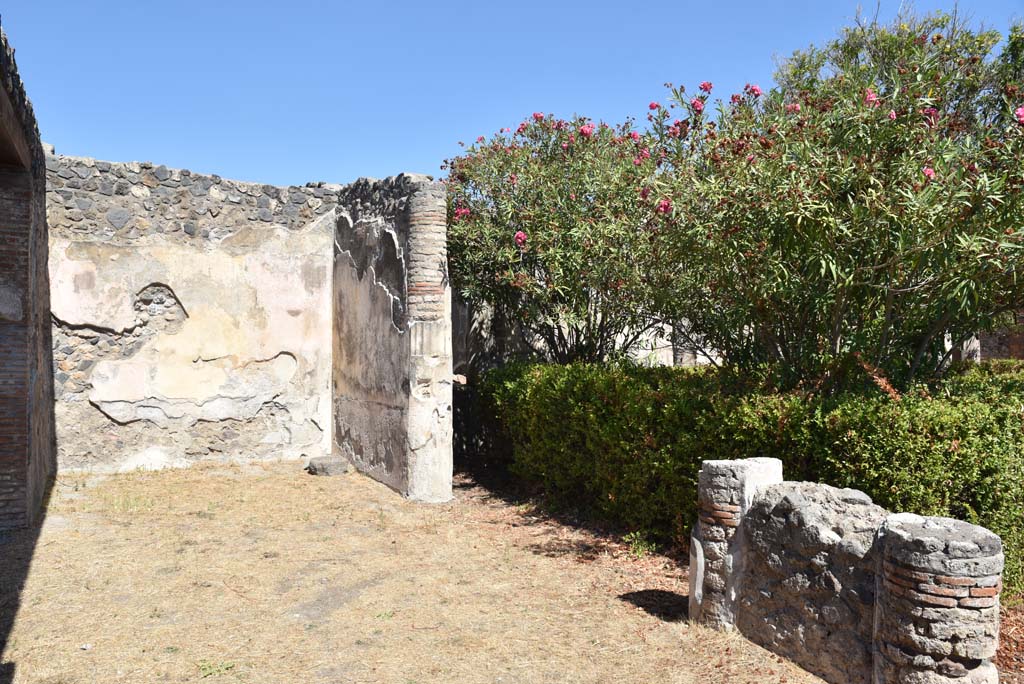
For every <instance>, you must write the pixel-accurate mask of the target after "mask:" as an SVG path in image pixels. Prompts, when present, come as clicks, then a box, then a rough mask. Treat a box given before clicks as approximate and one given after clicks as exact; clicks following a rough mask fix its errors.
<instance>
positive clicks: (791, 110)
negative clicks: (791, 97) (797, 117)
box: [786, 102, 800, 114]
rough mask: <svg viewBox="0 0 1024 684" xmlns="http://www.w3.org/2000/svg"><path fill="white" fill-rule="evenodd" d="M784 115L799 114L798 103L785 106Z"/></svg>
mask: <svg viewBox="0 0 1024 684" xmlns="http://www.w3.org/2000/svg"><path fill="white" fill-rule="evenodd" d="M786 113H787V114H799V113H800V103H799V102H790V103H789V104H788V105H786Z"/></svg>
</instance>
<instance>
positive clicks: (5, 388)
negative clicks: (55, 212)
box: [0, 32, 55, 528]
mask: <svg viewBox="0 0 1024 684" xmlns="http://www.w3.org/2000/svg"><path fill="white" fill-rule="evenodd" d="M0 81H2V88H0V528H7V527H20V526H23V525H26V524H30V523H31V522H33V520H34V519H35V517H36V516H37V514H38V512H39V509H40V505H41V503H42V500H43V497H44V495H45V493H46V490H47V487H48V485H49V483H50V480H51V476H52V474H53V472H54V469H55V463H54V439H53V401H52V398H53V384H52V382H53V381H52V371H51V359H50V315H49V289H48V286H47V280H46V263H47V233H46V218H45V209H44V206H45V205H44V196H45V195H44V191H45V170H44V161H43V148H42V144H41V143H40V140H39V131H38V127H37V125H36V120H35V115H34V114H33V112H32V105H31V103H30V102H29V100H28V96H27V95H26V93H25V87H24V85H23V83H22V81H21V78H20V77H19V76H18V70H17V65H16V64H15V61H14V51H13V50H12V49H11V47H10V45H9V44H8V42H7V36H6V35H3V34H2V32H0Z"/></svg>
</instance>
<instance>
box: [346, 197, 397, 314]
mask: <svg viewBox="0 0 1024 684" xmlns="http://www.w3.org/2000/svg"><path fill="white" fill-rule="evenodd" d="M335 235H336V237H335V242H334V251H335V256H336V257H337V256H338V255H342V254H343V255H346V256H347V257H348V258H349V261H350V262H351V264H352V268H353V269H354V270H355V272H356V276H357V279H358V280H359V281H360V282H361V281H363V280H364V278H365V277H366V275H367V273H369V275H370V279H371V282H373V284H374V285H376V286H378V287H380V288H381V289H382V290H384V292H385V293H387V295H388V297H389V298H390V299H391V319H392V321H393V322H394V326H395V328H396V329H397V330H398V331H399V332H402V331H403V330H404V328H405V322H406V321H405V305H404V303H403V299H404V297H403V294H404V292H405V279H406V264H405V257H404V255H403V254H402V248H401V247H400V246H399V239H398V235H397V234H396V233H395V230H394V229H393V228H391V227H389V226H388V225H387V224H386V223H385V221H384V220H383V219H381V218H379V217H374V218H372V219H360V220H359V221H356V222H355V224H353V223H352V218H351V217H350V216H348V215H347V214H345V213H342V212H339V213H338V218H337V230H336V233H335ZM335 263H337V260H336V261H335ZM336 268H337V266H336Z"/></svg>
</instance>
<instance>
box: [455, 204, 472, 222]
mask: <svg viewBox="0 0 1024 684" xmlns="http://www.w3.org/2000/svg"><path fill="white" fill-rule="evenodd" d="M467 216H469V209H467V208H466V207H459V208H458V209H456V210H455V220H456V221H461V220H462V219H464V218H466V217H467Z"/></svg>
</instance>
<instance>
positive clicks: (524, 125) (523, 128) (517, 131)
mask: <svg viewBox="0 0 1024 684" xmlns="http://www.w3.org/2000/svg"><path fill="white" fill-rule="evenodd" d="M528 125H529V124H527V123H526V122H525V121H524V122H523V123H521V124H519V128H517V129H516V133H522V132H523V131H525V130H526V127H527V126H528Z"/></svg>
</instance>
